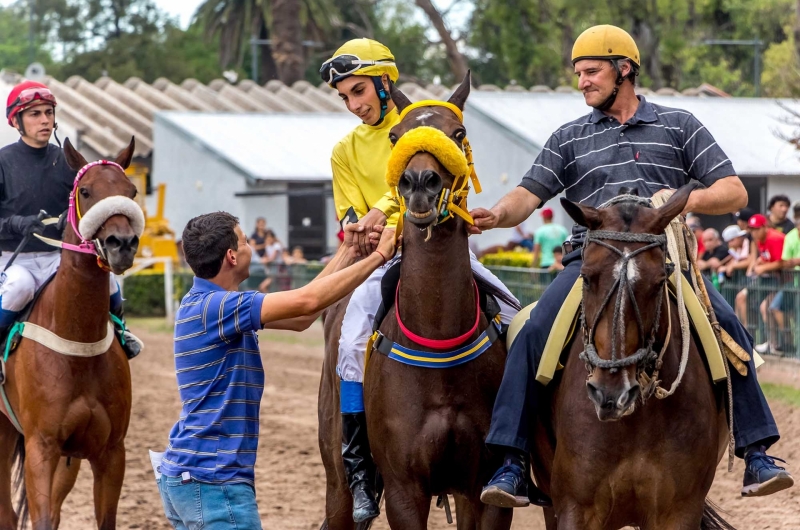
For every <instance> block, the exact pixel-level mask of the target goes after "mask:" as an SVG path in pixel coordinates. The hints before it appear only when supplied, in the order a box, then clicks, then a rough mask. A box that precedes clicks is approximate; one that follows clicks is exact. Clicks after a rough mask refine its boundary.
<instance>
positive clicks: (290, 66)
mask: <svg viewBox="0 0 800 530" xmlns="http://www.w3.org/2000/svg"><path fill="white" fill-rule="evenodd" d="M374 4H375V2H374V0H205V1H204V2H203V4H201V5H200V7H199V8H198V10H197V15H196V21H197V22H198V23H200V24H201V25H202V27H204V28H205V32H206V35H207V37H208V38H214V37H217V36H218V37H219V44H220V64H221V65H222V67H223V68H224V67H227V66H230V65H232V64H235V65H237V66H238V67H240V68H241V67H242V66H243V63H244V56H245V51H246V50H247V49H248V47H249V45H250V39H251V37H253V36H256V37H257V38H259V39H265V40H269V41H270V44H269V45H266V46H262V47H261V53H260V64H259V67H260V72H261V75H260V76H259V77H260V78H261V79H260V81H261V82H263V81H265V80H269V79H280V80H281V81H283V82H284V83H286V84H291V83H294V82H295V81H297V80H298V79H302V78H303V77H304V74H305V69H306V60H307V59H308V55H309V49H308V48H307V47H306V48H304V46H303V40H310V41H314V42H317V43H320V44H321V48H322V49H321V50H318V53H319V54H322V55H324V54H325V53H328V52H329V51H330V50H331V49H335V48H336V47H338V45H339V44H341V42H342V41H343V40H345V37H346V38H351V37H352V36H371V35H372V27H371V26H370V21H369V17H370V16H371V15H372V12H373V11H372V10H373V9H374ZM350 11H352V13H351V12H350ZM365 27H366V28H365ZM317 58H318V57H317Z"/></svg>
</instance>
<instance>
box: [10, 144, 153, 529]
mask: <svg viewBox="0 0 800 530" xmlns="http://www.w3.org/2000/svg"><path fill="white" fill-rule="evenodd" d="M133 150H134V142H133V140H131V143H130V145H129V146H128V147H127V148H126V149H125V150H124V151H123V152H122V153H121V154H120V155H119V157H118V158H117V159H116V164H118V165H119V166H120V167H117V166H114V165H97V166H94V167H91V168H89V169H88V170H87V171H86V173H85V174H84V176H83V177H82V179H81V180H80V184H79V187H78V189H77V190H76V191H77V193H76V198H75V200H76V202H77V203H78V206H79V212H82V213H83V214H84V216H85V217H86V216H87V212H90V211H91V209H92V207H93V206H94V205H96V204H97V203H98V202H99V201H101V200H102V199H105V198H108V197H114V196H121V197H124V198H128V199H132V198H133V197H134V196H135V194H136V187H135V186H134V185H133V184H132V183H131V181H130V180H129V179H128V177H126V176H125V173H124V172H123V171H122V169H121V168H126V167H127V166H128V165H129V164H130V161H131V157H132V156H133ZM64 153H65V155H66V158H67V162H68V163H69V165H70V167H72V168H73V169H75V170H76V171H78V169H80V168H83V167H84V166H86V165H87V163H86V160H85V159H84V158H83V156H81V155H80V154H79V153H78V152H77V151H76V150H75V149H74V148H73V147H72V145H71V144H70V143H69V140H67V141H66V142H65V145H64ZM104 204H108V202H107V203H104ZM101 209H102V208H100V209H98V210H97V211H100V210H101ZM100 221H102V219H101V220H100ZM83 235H84V236H85V239H82V238H80V237H79V235H77V234H76V233H75V230H73V228H72V226H71V225H69V224H68V225H67V226H66V228H65V230H64V234H63V240H64V242H65V243H67V244H68V245H69V244H73V245H76V246H78V245H80V244H81V243H82V242H83V241H85V240H91V241H94V244H95V245H99V246H100V247H101V248H102V249H103V251H104V254H105V260H104V261H103V262H102V263H103V265H104V266H105V267H104V268H101V267H100V266H99V265H100V264H101V260H100V259H99V258H98V256H97V255H95V254H88V253H80V252H75V251H70V250H66V249H65V250H63V252H62V257H61V265H60V266H59V268H58V272H57V273H56V276H55V278H54V279H53V281H52V282H50V284H49V285H48V286H47V287H46V288H45V289H44V291H43V292H42V294H41V295H40V297H39V299H38V301H37V302H36V305H35V307H34V309H33V312H32V313H31V315H30V317H29V318H28V321H29V322H32V323H34V324H37V325H39V326H41V327H43V328H46V329H48V330H50V331H51V332H53V333H55V334H56V335H58V337H61V338H62V339H65V340H68V341H75V342H79V343H84V344H87V343H97V342H100V341H102V340H103V339H104V338H106V337H107V334H108V333H109V332H110V331H109V304H110V302H109V294H110V293H109V268H110V269H111V270H112V271H113V272H115V273H117V274H121V273H122V272H124V271H125V270H127V269H128V268H130V266H131V265H132V264H133V258H134V255H135V254H136V249H137V247H138V235H137V234H136V233H135V231H134V229H133V228H132V222H131V220H130V219H128V217H126V216H123V215H119V214H112V215H111V216H110V217H108V218H107V219H105V221H104V222H102V226H100V228H99V229H98V230H97V232H96V233H94V234H83ZM112 333H113V332H112ZM101 343H102V342H101ZM6 373H7V380H6V382H5V390H6V392H7V394H8V398H9V401H10V403H11V406H12V410H13V411H14V412H15V413H16V416H17V418H18V420H19V423H20V425H21V427H22V431H23V433H24V436H23V435H22V434H20V433H19V432H18V431H17V430H16V429H15V427H14V425H13V424H12V423H11V422H10V421H9V419H8V418H6V417H5V416H0V446H2V447H5V448H6V451H7V454H6V456H5V457H4V458H2V459H0V528H2V529H3V530H11V529H14V528H16V527H17V524H18V521H19V523H22V524H24V519H25V518H26V515H27V508H28V506H27V504H28V502H29V503H30V518H31V522H32V526H33V528H34V530H50V529H55V528H58V525H59V520H60V514H61V505H62V503H63V502H64V499H65V497H66V496H67V494H68V493H69V491H70V490H71V489H72V486H73V485H74V483H75V479H76V478H77V475H78V470H79V467H80V460H79V459H87V460H88V461H89V463H90V464H91V466H92V472H93V474H94V502H95V515H96V517H97V525H98V528H100V529H102V530H110V529H113V528H116V517H117V503H118V501H119V496H120V490H121V488H122V479H123V476H124V474H125V434H126V432H127V430H128V421H129V419H130V412H131V375H130V370H129V367H128V361H127V359H126V357H125V353H124V352H123V350H122V347H121V346H120V345H119V343H118V342H117V340H116V338H115V339H114V340H113V342H111V346H110V347H109V348H108V350H107V351H105V352H104V353H101V354H99V355H96V356H91V357H88V356H87V357H79V356H71V355H62V354H61V353H58V352H56V351H53V350H51V349H49V348H47V347H45V346H43V345H42V344H40V343H38V342H33V341H31V340H29V339H27V338H23V339H22V341H21V342H20V343H19V346H18V347H17V350H16V351H15V352H14V354H13V355H12V356H11V357H10V358H9V360H8V363H7V365H6ZM15 446H16V447H17V451H16V454H15V456H16V457H17V459H18V460H19V462H18V464H19V466H20V470H19V471H20V472H21V473H22V477H20V478H21V479H22V480H23V491H22V505H21V512H22V513H21V514H20V515H19V516H18V515H17V514H16V513H15V512H14V510H13V508H12V505H11V504H12V490H11V473H12V467H13V465H14V462H13V460H14V459H12V448H14V447H15Z"/></svg>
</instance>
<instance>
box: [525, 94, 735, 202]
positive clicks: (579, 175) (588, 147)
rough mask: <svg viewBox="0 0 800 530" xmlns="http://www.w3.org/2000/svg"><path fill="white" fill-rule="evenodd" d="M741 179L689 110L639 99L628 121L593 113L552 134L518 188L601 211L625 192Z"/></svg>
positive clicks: (647, 192) (647, 193)
mask: <svg viewBox="0 0 800 530" xmlns="http://www.w3.org/2000/svg"><path fill="white" fill-rule="evenodd" d="M731 175H736V172H735V171H734V169H733V164H731V161H730V159H729V158H728V156H727V155H726V154H725V152H724V151H723V150H722V148H721V147H720V146H719V145H717V142H716V140H714V137H713V136H712V135H711V133H710V132H709V131H708V129H706V128H705V126H704V125H703V124H702V123H700V121H698V119H697V118H695V117H694V116H693V115H692V114H691V113H690V112H687V111H685V110H681V109H674V108H669V107H662V106H661V105H654V104H652V103H650V102H648V101H647V100H646V99H645V98H644V97H642V96H639V107H638V108H637V110H636V113H635V114H634V115H633V117H631V119H630V120H628V121H627V122H626V123H619V122H618V121H617V120H616V119H614V118H612V117H610V116H607V115H606V114H604V113H603V112H601V111H599V110H597V109H594V110H593V111H592V112H590V113H589V114H587V115H586V116H583V117H581V118H578V119H577V120H575V121H572V122H570V123H567V124H565V125H564V126H563V127H561V128H560V129H558V130H557V131H556V132H554V133H553V134H552V136H550V139H549V140H548V141H547V143H546V144H545V145H544V148H543V149H542V151H541V152H540V153H539V156H538V157H537V158H536V161H535V162H534V164H533V166H532V167H531V169H530V171H528V173H527V174H526V175H525V177H524V178H523V179H522V182H521V183H520V186H522V187H524V188H526V189H527V190H528V191H530V192H531V193H533V194H534V195H536V196H537V197H539V198H540V199H541V200H542V203H544V202H547V201H548V200H550V199H551V198H553V197H555V196H556V195H558V194H559V193H561V192H562V191H563V192H564V194H565V195H566V197H567V199H569V200H571V201H573V202H578V203H581V204H583V205H586V206H594V207H597V206H600V205H601V204H603V203H605V202H606V201H608V200H609V199H611V198H613V197H615V196H616V195H618V194H619V192H620V189H622V188H623V187H627V188H631V189H635V190H638V192H639V195H640V196H642V197H651V196H653V195H654V194H655V193H656V192H657V191H659V190H662V189H665V188H671V189H678V188H680V187H681V186H683V185H684V184H688V183H689V181H690V180H698V181H700V182H701V183H703V184H704V185H705V186H706V187H709V186H711V185H712V184H714V182H716V181H718V180H720V179H722V178H725V177H728V176H731Z"/></svg>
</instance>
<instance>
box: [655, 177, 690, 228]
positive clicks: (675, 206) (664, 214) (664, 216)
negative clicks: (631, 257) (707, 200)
mask: <svg viewBox="0 0 800 530" xmlns="http://www.w3.org/2000/svg"><path fill="white" fill-rule="evenodd" d="M699 186H700V183H699V182H697V181H696V180H693V181H691V182H689V184H687V185H685V186H681V187H680V188H678V191H676V192H675V193H673V194H672V197H670V198H669V199H668V200H667V202H665V203H664V204H663V205H662V206H661V207H660V208H658V210H657V211H658V217H657V218H656V220H655V222H654V223H653V226H652V227H651V228H650V229H649V230H648V232H650V233H653V234H660V233H661V232H663V231H664V230H665V229H666V228H667V225H669V223H670V222H672V220H673V219H675V218H676V217H677V216H679V215H680V214H681V212H683V209H684V208H686V203H687V202H689V195H691V193H692V192H693V191H694V190H695V189H697V188H698V187H699Z"/></svg>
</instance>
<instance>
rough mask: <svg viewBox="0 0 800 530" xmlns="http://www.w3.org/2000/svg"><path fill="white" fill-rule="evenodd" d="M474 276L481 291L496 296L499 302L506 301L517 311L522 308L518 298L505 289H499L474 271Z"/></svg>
mask: <svg viewBox="0 0 800 530" xmlns="http://www.w3.org/2000/svg"><path fill="white" fill-rule="evenodd" d="M472 276H474V277H475V283H477V284H478V289H479V290H480V291H481V292H484V293H486V294H489V295H492V296H494V297H495V299H496V300H497V301H498V302H505V303H506V304H508V305H509V306H511V307H513V308H514V309H516V310H517V311H519V310H521V309H522V306H521V305H520V303H519V301H517V299H516V298H514V297H513V296H510V295H509V294H508V293H506V292H505V291H502V290H501V289H498V288H497V287H495V286H494V285H493V284H491V283H489V282H488V281H487V280H486V279H485V278H483V277H482V276H481V275H480V274H478V273H475V272H473V273H472Z"/></svg>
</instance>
